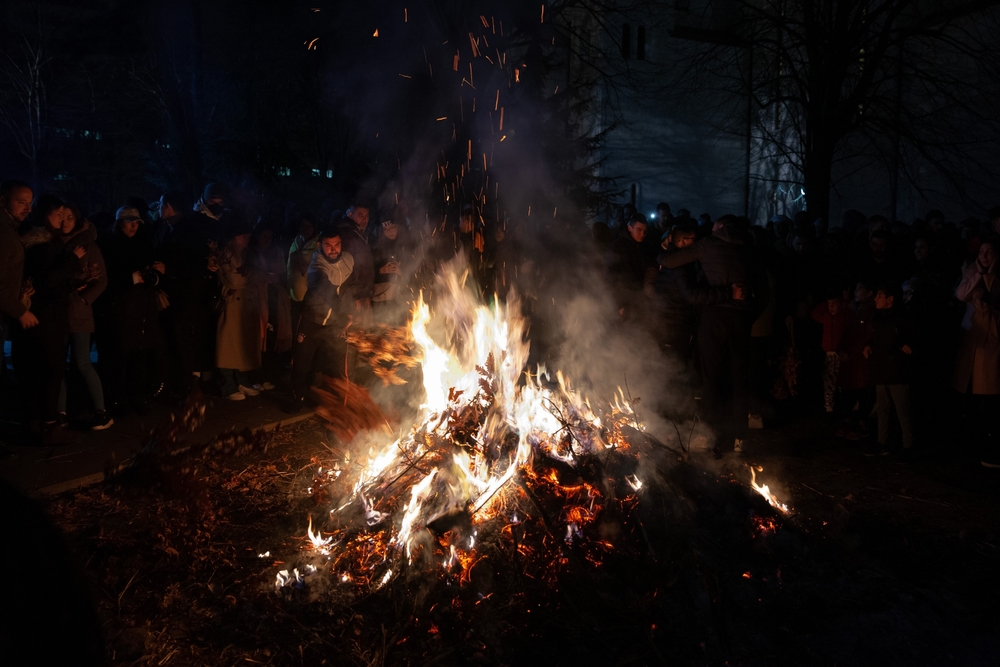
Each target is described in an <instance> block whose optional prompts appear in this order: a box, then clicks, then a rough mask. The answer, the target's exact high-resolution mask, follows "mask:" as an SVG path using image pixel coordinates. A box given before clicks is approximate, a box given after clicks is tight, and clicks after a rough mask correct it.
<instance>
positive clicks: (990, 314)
mask: <svg viewBox="0 0 1000 667" xmlns="http://www.w3.org/2000/svg"><path fill="white" fill-rule="evenodd" d="M955 296H956V297H958V298H959V299H961V300H962V301H965V302H966V303H968V304H969V305H968V309H969V312H968V313H967V315H966V321H965V322H963V327H964V328H965V334H964V336H963V338H962V345H961V347H960V348H959V350H958V360H957V362H956V364H955V382H954V387H955V389H956V390H957V391H960V392H962V393H963V394H964V393H965V392H966V390H967V389H968V388H969V383H970V381H971V383H972V393H973V394H1000V332H998V327H997V318H998V317H1000V283H998V282H997V280H996V275H995V272H994V271H993V270H992V269H991V270H990V272H989V273H987V274H981V273H979V269H978V266H977V265H976V263H975V262H973V263H972V264H971V265H970V266H969V267H967V268H966V270H965V273H964V274H963V276H962V282H961V283H959V285H958V289H956V290H955Z"/></svg>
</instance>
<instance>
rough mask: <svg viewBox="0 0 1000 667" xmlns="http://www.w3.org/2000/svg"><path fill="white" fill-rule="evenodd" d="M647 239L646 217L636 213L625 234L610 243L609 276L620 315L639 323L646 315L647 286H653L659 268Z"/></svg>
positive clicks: (626, 227) (623, 232)
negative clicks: (653, 258) (653, 259)
mask: <svg viewBox="0 0 1000 667" xmlns="http://www.w3.org/2000/svg"><path fill="white" fill-rule="evenodd" d="M645 238H646V216H644V215H642V214H641V213H636V214H633V216H632V218H631V219H630V220H629V221H628V224H627V225H626V226H625V229H624V230H622V233H621V234H620V235H619V236H618V238H616V239H615V240H614V241H613V242H612V243H611V249H610V251H609V257H608V274H609V276H610V278H611V287H612V291H613V293H614V298H615V308H616V310H617V311H618V316H619V317H621V318H623V319H625V320H626V321H631V322H637V321H639V320H641V319H642V316H643V314H644V313H645V312H646V304H645V303H644V302H645V301H646V295H645V293H644V287H645V286H646V284H647V283H651V282H652V280H651V277H652V276H653V275H655V272H656V265H655V264H654V263H653V261H652V258H651V257H650V255H649V251H648V249H647V248H646V246H645V245H644V244H643V241H644V240H645Z"/></svg>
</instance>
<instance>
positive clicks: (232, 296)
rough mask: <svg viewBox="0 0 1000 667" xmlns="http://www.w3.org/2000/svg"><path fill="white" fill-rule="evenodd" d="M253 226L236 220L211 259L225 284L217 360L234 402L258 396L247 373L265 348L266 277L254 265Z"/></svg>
mask: <svg viewBox="0 0 1000 667" xmlns="http://www.w3.org/2000/svg"><path fill="white" fill-rule="evenodd" d="M250 234H251V229H250V226H249V225H247V224H246V223H243V222H237V223H234V224H233V225H232V226H231V228H230V229H229V230H228V232H227V234H226V236H227V237H228V238H229V241H228V243H226V244H225V245H224V246H223V247H222V248H221V249H220V251H219V254H218V257H217V258H215V257H213V258H211V259H210V260H209V267H208V268H209V269H210V270H212V271H215V273H216V275H217V276H218V277H219V282H220V283H222V310H221V312H220V314H219V323H218V326H217V328H216V339H215V340H216V346H215V363H216V365H217V366H218V367H219V370H220V371H221V372H222V379H223V386H222V395H223V396H224V397H225V398H228V399H229V400H231V401H242V400H243V399H245V398H246V397H247V396H256V395H258V394H259V393H260V390H259V389H257V388H256V387H254V386H253V385H252V383H251V381H250V378H249V375H248V373H249V372H250V371H252V370H256V369H258V368H260V364H261V351H262V350H263V347H264V327H265V326H266V324H265V323H266V320H265V319H264V312H263V306H264V305H265V304H266V303H267V301H266V294H267V292H266V291H265V290H266V289H267V283H266V280H263V279H262V278H261V277H260V274H259V272H258V271H256V270H254V269H253V268H252V267H251V262H250V253H249V252H247V247H248V246H249V244H250Z"/></svg>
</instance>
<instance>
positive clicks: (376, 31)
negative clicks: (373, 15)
mask: <svg viewBox="0 0 1000 667" xmlns="http://www.w3.org/2000/svg"><path fill="white" fill-rule="evenodd" d="M372 37H378V28H375V33H374V34H373V35H372Z"/></svg>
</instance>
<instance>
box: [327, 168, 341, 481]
mask: <svg viewBox="0 0 1000 667" xmlns="http://www.w3.org/2000/svg"><path fill="white" fill-rule="evenodd" d="M326 177H327V178H333V169H327V170H326ZM338 476H339V471H338Z"/></svg>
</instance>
